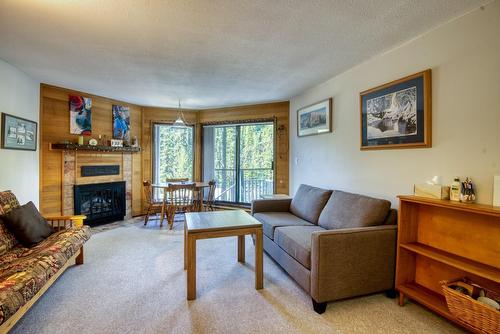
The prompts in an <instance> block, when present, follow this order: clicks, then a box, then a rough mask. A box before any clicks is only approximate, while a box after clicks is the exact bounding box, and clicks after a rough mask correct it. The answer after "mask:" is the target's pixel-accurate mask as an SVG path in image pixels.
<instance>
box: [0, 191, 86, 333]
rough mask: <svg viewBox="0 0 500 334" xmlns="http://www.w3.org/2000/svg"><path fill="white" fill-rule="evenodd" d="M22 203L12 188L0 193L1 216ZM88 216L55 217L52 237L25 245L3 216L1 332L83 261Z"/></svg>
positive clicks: (51, 220)
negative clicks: (68, 270) (85, 220)
mask: <svg viewBox="0 0 500 334" xmlns="http://www.w3.org/2000/svg"><path fill="white" fill-rule="evenodd" d="M18 206H19V202H18V201H17V199H16V197H15V196H14V194H13V193H12V192H10V191H2V192H0V217H1V215H3V214H6V213H8V212H9V211H10V210H12V209H14V208H15V207H18ZM83 219H85V216H67V217H66V216H62V217H51V218H47V217H46V220H47V221H48V223H49V224H50V225H52V227H53V229H54V233H52V234H51V235H50V236H49V237H47V238H46V239H45V240H43V241H42V242H40V243H38V244H36V245H35V246H33V247H31V248H26V247H24V246H23V245H22V244H21V243H20V242H18V241H17V240H16V238H15V236H14V235H13V234H12V233H11V232H10V231H9V230H8V229H7V228H6V227H5V225H4V223H3V222H2V221H1V219H0V333H6V332H8V331H9V330H10V329H11V328H12V327H13V326H14V325H15V324H16V322H17V321H18V320H19V319H20V318H21V317H22V315H24V313H26V312H27V311H28V310H29V308H30V307H31V306H32V305H33V304H34V303H35V302H36V301H37V300H38V298H40V297H41V296H42V294H43V293H44V292H45V291H46V290H47V289H48V288H49V287H50V286H51V285H52V284H53V283H54V281H55V280H56V279H57V278H58V277H59V276H60V275H61V274H62V273H63V272H64V270H66V268H67V267H68V266H69V265H72V264H74V263H76V264H83V244H84V243H85V242H86V241H87V240H88V239H89V238H90V234H91V232H90V228H89V227H88V226H73V225H80V223H82V222H83Z"/></svg>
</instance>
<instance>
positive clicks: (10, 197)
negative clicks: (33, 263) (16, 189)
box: [0, 190, 19, 256]
mask: <svg viewBox="0 0 500 334" xmlns="http://www.w3.org/2000/svg"><path fill="white" fill-rule="evenodd" d="M17 207H19V202H18V201H17V198H16V196H15V195H14V194H13V193H12V192H11V191H10V190H7V191H0V216H1V215H4V214H6V213H9V212H10V210H12V209H14V208H17ZM18 243H19V242H18V241H17V239H16V237H15V236H14V234H12V232H10V231H9V230H8V229H7V226H5V224H4V222H3V221H2V219H1V217H0V256H2V255H3V254H5V253H7V252H8V251H10V250H11V249H12V248H13V247H14V246H16V245H17V244H18Z"/></svg>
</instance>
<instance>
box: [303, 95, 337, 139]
mask: <svg viewBox="0 0 500 334" xmlns="http://www.w3.org/2000/svg"><path fill="white" fill-rule="evenodd" d="M332 106H333V99H332V98H329V99H326V100H323V101H319V102H316V103H313V104H311V105H308V106H306V107H303V108H300V109H298V110H297V135H298V136H299V137H305V136H313V135H319V134H322V133H328V132H332Z"/></svg>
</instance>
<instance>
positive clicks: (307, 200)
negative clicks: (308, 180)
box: [290, 184, 332, 225]
mask: <svg viewBox="0 0 500 334" xmlns="http://www.w3.org/2000/svg"><path fill="white" fill-rule="evenodd" d="M331 194H332V191H331V190H326V189H321V188H316V187H312V186H309V185H307V184H301V185H300V187H299V189H298V190H297V193H296V194H295V196H294V197H293V199H292V202H291V203H290V212H291V213H293V214H294V215H296V216H297V217H299V218H302V219H304V220H307V221H308V222H310V223H313V224H316V225H317V224H318V218H319V215H320V213H321V210H323V208H324V207H325V204H326V202H327V201H328V198H329V197H330V195H331Z"/></svg>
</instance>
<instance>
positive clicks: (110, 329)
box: [12, 222, 462, 334]
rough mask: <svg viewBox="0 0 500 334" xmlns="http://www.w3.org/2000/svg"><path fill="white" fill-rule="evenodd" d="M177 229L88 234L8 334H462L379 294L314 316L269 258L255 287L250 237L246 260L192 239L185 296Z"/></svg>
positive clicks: (231, 245)
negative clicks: (77, 258)
mask: <svg viewBox="0 0 500 334" xmlns="http://www.w3.org/2000/svg"><path fill="white" fill-rule="evenodd" d="M181 226H182V224H181V223H176V225H175V229H174V230H173V231H169V230H168V229H167V228H166V227H163V228H162V229H161V230H160V229H159V227H158V225H157V224H156V223H155V222H153V223H152V224H151V225H150V226H148V227H143V226H142V223H140V222H139V223H134V224H121V226H119V227H117V228H114V229H109V230H106V231H103V232H101V233H96V234H94V235H93V236H92V238H91V240H90V241H89V242H88V243H87V245H86V249H85V255H86V259H85V261H86V262H85V264H84V265H83V266H73V267H71V268H69V269H68V270H67V271H66V272H65V273H64V274H63V275H62V276H61V277H60V278H59V279H58V281H57V282H56V283H55V284H54V285H53V286H52V287H51V288H50V289H49V290H48V291H47V293H46V294H45V295H44V296H43V297H42V298H41V299H40V300H39V301H38V302H37V303H36V305H35V306H34V307H33V308H32V309H31V310H30V311H29V312H28V313H27V314H26V315H25V316H24V317H23V318H22V319H21V321H20V322H19V323H18V324H17V326H16V327H15V328H14V329H13V331H12V333H50V334H54V333H462V331H461V330H460V329H458V328H456V327H454V326H453V325H451V324H450V323H448V322H447V321H445V320H443V319H442V318H440V317H438V316H435V315H434V314H432V313H430V312H428V311H427V310H426V309H424V308H422V307H420V306H418V305H415V304H408V305H406V306H405V307H399V306H398V305H397V303H396V300H395V299H388V298H386V297H385V296H383V295H373V296H368V297H363V298H356V299H351V300H347V301H341V302H336V303H330V304H329V305H328V308H327V311H326V312H325V313H324V314H323V315H318V314H316V313H315V312H314V311H313V310H312V306H311V301H310V298H309V296H308V295H307V294H305V293H304V292H303V291H302V290H301V289H300V288H299V287H298V286H297V285H296V284H295V283H294V281H293V280H292V279H291V278H289V277H288V276H287V275H286V273H285V272H283V271H282V270H281V269H280V267H279V266H278V265H277V264H275V263H274V262H273V261H272V260H271V259H270V258H269V257H267V256H265V257H264V273H265V281H264V289H263V290H261V291H256V290H255V289H254V272H253V259H254V257H253V251H254V248H253V244H252V242H251V239H250V238H249V237H247V243H246V245H247V250H246V253H247V264H246V265H242V264H239V263H238V262H237V260H236V255H237V254H236V238H224V239H209V240H202V241H199V242H198V252H197V253H198V261H197V262H198V275H197V283H198V298H197V299H196V300H195V301H192V302H187V301H186V286H185V284H186V282H185V276H186V275H185V272H184V270H183V256H182V252H183V237H182V229H181Z"/></svg>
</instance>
